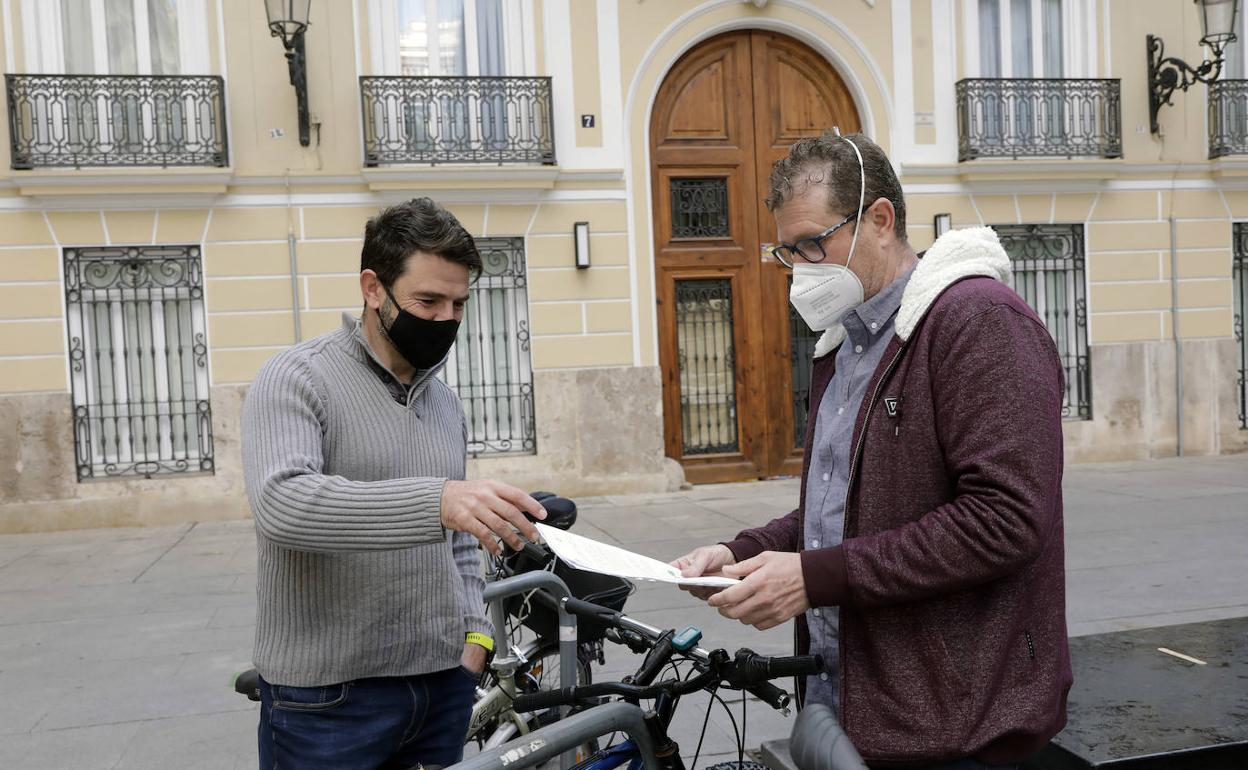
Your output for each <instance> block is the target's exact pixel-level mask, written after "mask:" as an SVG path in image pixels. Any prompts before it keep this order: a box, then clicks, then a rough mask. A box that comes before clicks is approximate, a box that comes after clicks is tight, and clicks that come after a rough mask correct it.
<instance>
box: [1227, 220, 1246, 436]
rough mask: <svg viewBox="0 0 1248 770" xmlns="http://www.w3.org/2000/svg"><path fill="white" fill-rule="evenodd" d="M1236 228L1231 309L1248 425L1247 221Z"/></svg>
mask: <svg viewBox="0 0 1248 770" xmlns="http://www.w3.org/2000/svg"><path fill="white" fill-rule="evenodd" d="M1233 230H1234V232H1233V235H1234V237H1233V241H1234V252H1233V254H1232V257H1231V259H1232V263H1231V267H1232V270H1231V278H1232V286H1233V288H1232V293H1233V295H1234V297H1233V299H1232V308H1231V310H1232V315H1233V324H1234V326H1233V332H1234V335H1235V347H1236V348H1237V349H1238V351H1239V370H1238V372H1237V374H1236V377H1235V386H1236V387H1235V389H1236V396H1237V397H1238V401H1239V427H1240V428H1241V429H1248V335H1245V333H1244V320H1245V319H1246V318H1248V222H1236V223H1235V224H1234V225H1233Z"/></svg>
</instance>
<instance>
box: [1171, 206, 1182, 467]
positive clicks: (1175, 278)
mask: <svg viewBox="0 0 1248 770" xmlns="http://www.w3.org/2000/svg"><path fill="white" fill-rule="evenodd" d="M1171 194H1172V195H1173V193H1171ZM1177 243H1178V234H1177V225H1176V224H1175V221H1174V217H1170V332H1171V334H1172V335H1173V336H1174V420H1175V429H1176V431H1177V433H1176V435H1175V439H1176V442H1177V444H1178V448H1177V454H1178V456H1179V457H1182V456H1183V422H1184V414H1183V342H1182V341H1181V340H1180V339H1179V250H1178V246H1177Z"/></svg>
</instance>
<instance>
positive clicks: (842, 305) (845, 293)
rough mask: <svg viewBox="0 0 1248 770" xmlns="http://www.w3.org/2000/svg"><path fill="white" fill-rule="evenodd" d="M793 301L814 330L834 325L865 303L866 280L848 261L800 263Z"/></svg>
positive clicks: (794, 274)
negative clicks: (863, 282)
mask: <svg viewBox="0 0 1248 770" xmlns="http://www.w3.org/2000/svg"><path fill="white" fill-rule="evenodd" d="M789 302H792V303H793V307H794V308H796V309H797V312H798V313H799V314H800V315H801V316H802V320H803V321H805V322H806V325H807V326H809V327H810V328H811V331H817V332H819V331H824V330H825V329H831V328H832V327H833V326H836V325H837V324H839V323H840V322H841V319H843V318H844V317H845V314H846V313H848V312H849V311H851V310H853V309H854V308H856V307H858V306H859V305H861V304H862V302H863V288H862V281H860V280H858V276H857V275H856V274H855V273H854V271H853V270H850V269H849V268H848V267H846V266H845V265H827V264H823V263H818V264H809V263H798V264H796V265H794V266H793V286H792V287H791V288H790V289H789Z"/></svg>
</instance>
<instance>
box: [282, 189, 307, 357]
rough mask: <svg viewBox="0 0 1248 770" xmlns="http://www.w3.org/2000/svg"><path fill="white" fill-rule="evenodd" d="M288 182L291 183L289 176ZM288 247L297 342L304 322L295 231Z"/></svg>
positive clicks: (288, 242) (287, 240)
mask: <svg viewBox="0 0 1248 770" xmlns="http://www.w3.org/2000/svg"><path fill="white" fill-rule="evenodd" d="M287 184H288V185H289V176H287ZM287 189H288V190H289V187H288V188H287ZM288 205H289V204H288ZM286 249H287V251H289V252H290V301H291V303H293V304H294V306H295V307H294V310H295V342H303V324H302V322H301V319H300V318H299V255H298V253H297V252H296V249H295V234H294V233H293V232H288V233H287V234H286Z"/></svg>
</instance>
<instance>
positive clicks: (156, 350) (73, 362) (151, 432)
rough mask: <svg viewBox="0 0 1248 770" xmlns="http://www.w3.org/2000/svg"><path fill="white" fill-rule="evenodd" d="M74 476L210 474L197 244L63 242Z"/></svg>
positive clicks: (209, 427)
mask: <svg viewBox="0 0 1248 770" xmlns="http://www.w3.org/2000/svg"><path fill="white" fill-rule="evenodd" d="M64 263H65V264H64V267H65V302H66V311H67V312H66V318H67V326H68V336H69V365H70V386H71V393H72V398H73V430H74V456H75V465H76V467H77V473H78V480H79V481H85V480H87V479H97V478H112V477H120V476H141V477H144V478H151V477H152V476H156V475H172V474H187V473H212V472H213V470H214V467H215V466H214V458H213V447H212V408H211V406H210V404H209V397H208V388H209V382H208V346H207V342H206V322H205V315H204V293H203V275H202V269H201V267H202V263H201V255H200V249H199V247H198V246H131V247H107V248H105V247H100V248H67V249H65V250H64Z"/></svg>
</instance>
